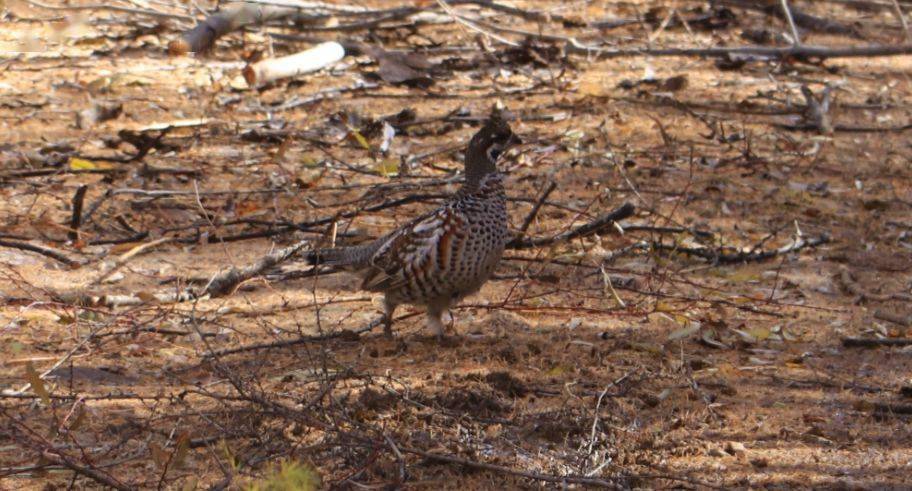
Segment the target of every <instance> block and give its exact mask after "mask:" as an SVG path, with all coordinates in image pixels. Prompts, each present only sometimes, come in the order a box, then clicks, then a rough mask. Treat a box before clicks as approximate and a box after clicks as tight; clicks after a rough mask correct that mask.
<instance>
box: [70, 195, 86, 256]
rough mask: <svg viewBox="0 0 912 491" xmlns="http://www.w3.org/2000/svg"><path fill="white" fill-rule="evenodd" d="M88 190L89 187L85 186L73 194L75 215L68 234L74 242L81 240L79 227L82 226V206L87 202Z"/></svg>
mask: <svg viewBox="0 0 912 491" xmlns="http://www.w3.org/2000/svg"><path fill="white" fill-rule="evenodd" d="M88 190H89V186H88V185H86V184H83V185H82V186H79V187H78V188H77V189H76V193H75V194H73V214H72V215H71V216H70V231H69V232H67V238H69V239H70V240H71V241H73V242H75V241H77V240H79V227H80V226H81V225H82V205H83V203H84V202H85V195H86V191H88Z"/></svg>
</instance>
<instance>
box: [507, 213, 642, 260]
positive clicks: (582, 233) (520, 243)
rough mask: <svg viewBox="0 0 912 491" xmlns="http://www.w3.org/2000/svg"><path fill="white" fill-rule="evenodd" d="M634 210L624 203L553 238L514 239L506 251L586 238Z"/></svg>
mask: <svg viewBox="0 0 912 491" xmlns="http://www.w3.org/2000/svg"><path fill="white" fill-rule="evenodd" d="M635 210H636V208H635V207H634V206H633V205H632V204H630V203H624V204H623V205H621V206H620V207H618V208H616V209H614V210H613V211H611V212H609V213H606V214H604V215H601V216H599V217H598V218H596V219H595V220H592V221H591V222H589V223H585V224H583V225H580V226H579V227H576V228H574V229H573V230H569V231H567V232H564V233H562V234H558V235H555V236H553V237H537V238H529V239H527V238H522V237H516V238H514V239H513V240H511V241H510V242H508V243H507V249H529V248H532V247H543V246H549V245H551V244H556V243H558V242H567V241H569V240H573V239H576V238H579V237H587V236H589V235H592V234H596V233H598V232H600V231H602V230H604V229H606V228H608V227H611V226H613V224H614V223H615V222H617V221H618V220H623V219H625V218H627V217H629V216H631V215H633V212H634V211H635Z"/></svg>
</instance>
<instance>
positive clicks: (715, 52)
mask: <svg viewBox="0 0 912 491" xmlns="http://www.w3.org/2000/svg"><path fill="white" fill-rule="evenodd" d="M566 41H567V51H568V52H571V53H576V54H582V55H589V56H593V55H594V56H598V57H603V58H620V57H633V56H666V57H710V58H728V57H732V56H754V57H758V58H763V59H772V60H779V59H784V58H805V59H807V58H816V59H820V60H825V59H829V58H870V57H873V56H899V55H908V54H912V44H900V45H884V44H873V45H868V46H816V45H809V44H802V45H800V46H795V45H792V46H780V47H777V46H755V45H750V46H721V47H711V48H632V49H609V48H601V47H598V46H586V45H583V44H581V43H580V42H579V41H577V40H576V39H574V38H566Z"/></svg>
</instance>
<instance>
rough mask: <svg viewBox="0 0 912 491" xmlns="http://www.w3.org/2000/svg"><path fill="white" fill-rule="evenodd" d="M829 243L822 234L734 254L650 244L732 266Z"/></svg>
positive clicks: (655, 248) (664, 249) (703, 248)
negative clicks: (775, 246)
mask: <svg viewBox="0 0 912 491" xmlns="http://www.w3.org/2000/svg"><path fill="white" fill-rule="evenodd" d="M828 242H830V237H829V235H826V234H823V235H821V236H819V237H813V238H810V239H805V238H803V237H799V238H798V239H797V240H795V241H794V242H793V243H791V244H789V245H787V246H783V247H780V248H778V249H774V250H771V251H756V250H751V251H744V252H737V253H734V254H726V253H723V252H721V251H719V250H714V249H710V248H708V247H700V248H697V247H681V246H675V245H667V244H661V243H653V244H651V246H650V247H651V248H652V249H653V250H659V251H669V252H678V253H681V254H687V255H689V256H695V257H699V258H703V259H706V260H708V261H711V262H712V263H713V264H732V263H742V262H753V261H765V260H767V259H772V258H774V257H777V256H781V255H783V254H789V253H792V252H797V251H800V250H801V249H804V248H807V247H816V246H818V245H821V244H826V243H828Z"/></svg>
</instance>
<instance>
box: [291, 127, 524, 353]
mask: <svg viewBox="0 0 912 491" xmlns="http://www.w3.org/2000/svg"><path fill="white" fill-rule="evenodd" d="M516 143H519V139H518V138H517V137H516V135H514V134H513V132H512V131H511V130H510V126H509V125H508V124H507V123H506V122H505V121H503V120H502V119H501V118H500V117H498V116H497V115H495V116H494V117H492V118H491V119H490V120H489V121H488V122H487V123H486V124H485V126H484V127H482V128H481V130H479V131H478V132H477V133H476V134H475V136H473V137H472V140H471V141H469V144H468V146H467V148H466V158H465V168H466V171H465V174H466V181H465V183H464V184H463V186H462V188H461V189H460V190H459V191H458V192H457V193H456V194H455V195H454V196H453V197H452V198H450V199H449V200H447V201H446V202H445V203H444V204H443V205H442V206H440V207H439V208H437V209H435V210H433V211H431V212H429V213H426V214H424V215H422V216H419V217H418V218H416V219H414V220H412V221H410V222H409V223H407V224H405V225H403V226H402V227H399V228H398V229H396V230H394V231H393V232H391V233H389V234H387V235H385V236H383V237H381V238H379V239H377V240H375V241H373V242H371V243H369V244H366V245H362V246H357V247H338V248H333V249H323V250H318V251H313V252H311V253H310V254H308V256H307V259H308V260H309V261H310V262H311V263H314V264H328V265H333V266H339V267H344V268H348V269H353V270H356V271H360V272H363V273H364V282H363V284H362V288H363V289H364V290H368V291H374V292H382V293H383V294H384V304H385V312H384V329H385V331H386V332H387V334H390V333H391V332H392V330H391V329H392V319H393V312H394V311H395V309H396V307H397V306H398V305H399V304H403V303H409V304H413V305H424V306H426V307H427V322H428V326H429V327H430V328H431V330H432V331H433V332H434V333H435V334H437V335H438V336H440V335H442V334H443V321H442V319H441V317H442V315H443V313H444V312H445V311H447V310H448V309H449V308H450V306H451V305H453V304H455V303H457V302H459V301H460V300H462V299H463V298H465V297H466V296H467V295H470V294H472V293H475V292H477V291H478V290H479V289H480V288H481V286H482V285H483V284H484V283H485V281H487V280H488V278H489V277H490V276H491V273H492V272H493V271H494V268H495V266H497V263H498V262H499V261H500V257H501V255H502V254H503V250H504V246H505V245H506V243H507V241H508V240H509V238H510V233H509V229H508V226H507V207H506V196H505V194H504V187H503V179H502V176H501V174H500V173H499V172H498V171H497V167H496V163H497V157H498V156H500V154H501V153H502V152H503V151H504V150H506V149H507V148H508V147H509V146H511V145H514V144H516Z"/></svg>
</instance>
